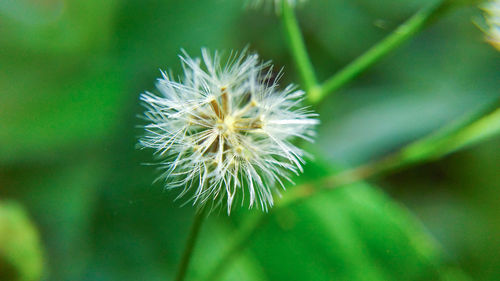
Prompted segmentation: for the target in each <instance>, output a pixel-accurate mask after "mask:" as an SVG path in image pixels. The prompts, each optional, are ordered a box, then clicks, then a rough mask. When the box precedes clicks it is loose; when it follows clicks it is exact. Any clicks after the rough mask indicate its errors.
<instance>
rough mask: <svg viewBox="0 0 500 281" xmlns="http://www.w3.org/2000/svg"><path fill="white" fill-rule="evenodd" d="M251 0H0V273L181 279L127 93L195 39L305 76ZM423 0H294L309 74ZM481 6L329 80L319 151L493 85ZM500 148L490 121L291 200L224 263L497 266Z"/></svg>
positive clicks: (417, 130)
mask: <svg viewBox="0 0 500 281" xmlns="http://www.w3.org/2000/svg"><path fill="white" fill-rule="evenodd" d="M243 2H244V1H235V0H210V1H195V0H183V1H165V0H162V1H160V0H142V1H139V0H129V1H119V0H108V1H100V0H71V1H70V0H40V1H34V0H2V1H0V198H1V200H0V280H38V279H39V278H38V276H40V274H41V276H42V277H41V280H51V281H52V280H54V281H57V280H148V281H154V280H168V279H172V278H173V276H174V273H175V267H176V265H177V263H178V260H179V258H180V254H181V251H182V248H183V246H184V242H185V239H186V235H187V230H188V228H189V225H190V223H191V220H192V216H193V209H192V208H191V207H189V206H186V207H180V202H173V199H174V197H175V192H165V191H164V189H163V186H162V184H161V183H158V184H152V181H153V180H154V178H155V177H156V176H157V174H156V173H155V171H154V169H153V168H152V167H150V166H144V165H141V163H147V162H151V153H150V152H147V151H138V150H136V149H135V143H136V142H137V137H138V136H140V135H141V133H142V132H141V129H140V128H138V125H140V124H141V121H140V120H139V118H137V115H139V114H141V113H142V108H141V106H140V104H139V101H138V95H139V94H140V93H141V92H143V91H145V90H150V91H154V82H155V79H156V78H157V77H159V75H160V72H159V69H172V70H173V71H174V73H180V64H179V59H178V57H177V55H178V54H179V52H180V51H179V50H180V48H185V49H186V50H187V51H188V53H190V54H191V55H193V56H198V55H199V50H200V48H201V47H202V46H205V47H208V48H210V49H212V50H226V51H229V50H232V49H236V50H239V49H241V48H243V47H244V46H246V45H249V46H250V49H251V50H253V51H257V52H258V53H259V54H260V55H261V57H262V58H263V59H265V60H273V62H274V63H275V65H276V66H278V67H284V68H285V75H284V78H283V81H282V84H285V83H289V82H296V83H298V82H299V80H298V77H297V75H296V71H295V69H294V67H293V63H292V61H291V58H290V56H289V54H288V52H287V48H286V45H285V43H284V42H285V40H284V36H283V34H282V30H281V26H280V22H279V19H278V18H277V17H276V16H275V14H274V13H273V12H270V11H267V12H266V11H265V9H260V10H252V9H245V8H244V7H243V6H244V5H243ZM431 2H432V1H422V0H406V1H389V0H377V1H375V0H355V1H352V0H331V1H326V0H324V1H321V0H317V1H313V0H311V1H309V2H308V3H306V4H305V5H302V7H300V8H299V9H298V17H299V21H300V24H301V27H302V29H303V32H304V36H305V40H306V43H307V47H308V49H309V51H310V53H311V57H312V60H313V63H314V65H315V66H316V69H317V72H318V76H319V77H320V79H321V80H324V79H326V78H328V77H329V76H330V75H331V74H332V73H334V72H335V71H336V70H338V69H340V68H341V67H342V66H343V65H345V64H346V63H348V62H349V61H351V60H352V59H354V58H355V57H356V56H358V55H359V54H361V53H362V52H363V51H364V50H366V49H367V48H369V47H370V46H371V45H373V44H374V43H376V42H377V41H379V40H380V39H382V38H383V37H384V36H385V35H386V34H388V33H389V32H390V31H391V30H393V29H394V28H395V27H397V25H398V24H399V23H401V22H402V21H404V20H405V19H406V18H408V17H409V16H411V15H412V14H413V13H414V12H415V11H416V10H418V9H419V8H420V7H422V6H423V5H425V4H427V3H431ZM480 18H481V11H480V10H479V9H477V8H474V7H462V8H460V9H456V10H453V11H451V12H450V13H448V14H446V15H445V16H444V17H443V18H442V19H440V20H439V21H438V22H436V24H434V25H433V26H431V27H429V28H427V29H426V30H424V31H423V32H422V33H420V34H418V35H417V36H416V37H415V38H413V39H412V40H411V41H410V42H408V43H406V44H404V45H403V46H402V47H401V48H399V49H397V50H396V51H394V52H393V53H391V54H390V55H389V56H387V57H386V58H384V59H383V60H382V61H380V62H379V63H377V64H376V65H375V66H374V67H373V68H371V69H369V71H367V72H366V73H365V74H363V75H362V76H361V77H359V78H358V79H357V80H356V81H355V82H353V83H351V84H349V85H348V86H347V87H344V88H343V89H342V90H341V91H339V92H338V94H337V95H335V96H331V97H329V98H328V100H327V101H326V102H325V103H323V104H322V105H321V106H320V107H319V108H318V109H317V110H318V112H319V113H320V116H321V121H322V123H321V125H320V127H319V134H318V140H317V142H316V144H315V147H314V148H312V150H315V151H316V152H320V153H321V154H322V155H324V157H325V159H324V161H327V162H329V163H330V164H332V165H337V166H338V165H342V166H354V165H357V164H361V163H364V162H366V161H369V160H371V159H375V158H378V157H381V156H383V155H385V154H387V153H389V152H391V151H395V150H396V149H397V148H399V147H401V146H403V145H404V144H407V143H409V142H410V141H412V140H414V139H416V138H419V137H422V136H425V135H427V134H429V133H430V132H432V131H434V130H436V129H438V128H440V127H441V126H443V125H445V124H447V123H449V122H451V121H452V120H455V119H457V118H459V117H460V116H462V115H463V114H466V113H468V112H471V111H474V110H475V109H477V108H478V107H481V106H482V105H485V104H487V103H489V102H491V101H492V100H493V99H495V98H498V97H499V95H500V92H499V83H498V82H499V81H500V69H499V61H500V54H499V53H498V52H497V51H496V50H495V49H494V48H493V47H491V46H489V45H487V44H486V43H485V42H484V39H483V34H482V33H481V32H480V30H479V29H478V28H477V27H476V26H474V24H473V23H472V22H473V21H476V20H480ZM499 159H500V138H499V137H496V138H493V139H490V140H489V141H487V142H484V143H482V144H480V145H478V146H475V147H473V148H469V149H467V150H464V151H461V152H459V153H455V154H453V155H451V156H448V157H446V158H445V159H442V160H439V161H434V162H432V163H428V164H425V165H420V166H417V167H413V168H411V169H406V170H403V171H399V172H397V173H395V174H392V175H390V176H384V177H379V178H377V179H375V180H372V181H371V183H370V185H368V184H357V185H354V186H349V187H346V188H343V189H338V190H335V191H333V192H328V193H323V194H321V195H320V196H316V197H314V198H312V199H310V200H308V201H307V202H304V203H300V204H297V205H294V206H291V207H288V208H287V209H285V210H282V211H280V212H278V213H276V214H273V215H272V217H271V218H270V219H269V223H268V224H266V225H264V226H262V230H261V231H260V232H259V233H258V235H256V236H255V238H254V239H253V241H252V242H251V243H250V244H249V248H248V249H246V250H245V251H244V252H243V253H242V255H241V257H240V258H239V259H237V260H235V263H234V264H232V265H230V266H229V271H228V273H227V274H225V275H224V278H225V280H439V279H446V278H448V279H449V280H467V278H470V279H471V280H500V219H499V218H500V208H499V207H498V206H499V204H500V199H499V198H500V196H499V195H498V189H499V188H500V173H499V171H500V162H499ZM310 162H311V161H310ZM323 166H325V165H323ZM324 169H326V170H327V169H328V168H324V167H320V166H319V165H311V166H310V167H308V168H307V172H306V175H304V179H306V178H308V177H314V176H316V175H318V174H319V173H324V171H322V170H324ZM304 179H303V180H304ZM256 212H259V211H257V210H251V211H247V210H240V211H238V212H236V214H235V215H234V216H231V217H230V218H227V216H226V215H225V213H224V212H221V213H220V214H214V215H212V216H211V217H210V218H209V219H208V221H207V223H206V224H205V225H204V228H203V232H202V234H201V238H200V239H201V240H200V243H199V244H198V248H197V250H196V253H195V257H194V260H193V264H192V266H191V268H190V275H189V276H188V277H190V278H192V279H198V280H200V279H201V278H202V276H204V274H205V273H206V272H207V270H208V269H209V268H210V267H211V266H212V265H213V264H214V263H215V261H216V260H217V258H218V257H219V256H220V255H221V252H222V251H223V249H225V247H227V242H228V241H230V240H231V238H232V233H233V232H234V230H235V229H237V228H238V226H239V225H241V224H242V221H243V220H245V215H246V214H248V213H256ZM37 232H38V237H37ZM38 240H39V242H37V241H38ZM13 245H19V246H13ZM40 259H43V270H41V269H40V266H39V265H40ZM40 272H41V273H40ZM466 276H468V277H466Z"/></svg>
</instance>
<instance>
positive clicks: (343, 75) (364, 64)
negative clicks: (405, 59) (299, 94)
mask: <svg viewBox="0 0 500 281" xmlns="http://www.w3.org/2000/svg"><path fill="white" fill-rule="evenodd" d="M449 6H450V1H446V0H438V1H437V2H436V3H435V4H433V5H431V6H429V7H427V8H423V9H422V10H420V11H418V12H417V13H416V14H415V15H413V16H412V17H411V18H409V19H408V20H407V21H406V22H404V23H403V24H401V25H400V26H399V27H398V28H397V29H396V30H394V31H393V32H392V33H391V34H389V35H388V36H387V37H386V38H384V39H383V40H382V41H381V42H379V43H378V44H376V45H375V46H373V47H371V48H370V49H369V50H368V51H366V53H364V54H363V55H361V56H359V57H358V58H356V59H355V60H354V61H352V62H351V63H349V64H348V65H347V66H345V67H344V68H343V69H342V70H340V71H339V72H337V73H336V74H335V75H333V76H332V77H331V78H330V79H328V80H327V81H326V82H324V83H323V84H322V85H321V86H320V87H319V89H320V90H319V92H318V93H317V94H315V95H310V96H309V98H310V99H309V100H310V101H311V102H312V103H313V104H317V103H319V102H321V101H322V100H323V99H324V98H325V97H326V96H328V95H329V94H331V93H333V92H335V91H336V90H338V89H339V88H340V87H342V86H344V85H345V84H347V83H348V82H350V81H351V80H352V79H354V78H355V77H356V76H358V75H359V74H361V73H362V72H363V71H365V70H366V69H368V68H369V67H370V66H372V65H373V64H374V63H375V62H377V61H378V60H379V59H381V58H382V57H383V56H385V55H386V54H387V53H389V52H390V51H392V50H394V49H395V48H397V47H399V46H400V45H401V44H402V43H403V42H405V41H407V40H408V39H410V38H411V37H412V36H413V35H415V34H416V33H418V32H419V31H420V30H422V29H423V28H424V27H425V26H426V24H428V23H429V22H430V21H431V20H432V19H434V18H435V17H436V16H437V15H439V14H440V13H442V12H444V11H445V10H446V9H447V8H448V7H449Z"/></svg>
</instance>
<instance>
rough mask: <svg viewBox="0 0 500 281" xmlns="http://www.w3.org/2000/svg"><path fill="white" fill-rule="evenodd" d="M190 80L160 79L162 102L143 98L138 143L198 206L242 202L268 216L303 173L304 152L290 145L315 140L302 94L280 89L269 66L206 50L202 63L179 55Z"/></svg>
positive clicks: (250, 57) (148, 95)
mask: <svg viewBox="0 0 500 281" xmlns="http://www.w3.org/2000/svg"><path fill="white" fill-rule="evenodd" d="M180 59H181V62H182V67H183V71H184V76H183V77H182V78H179V79H177V80H176V79H174V78H173V77H172V75H170V74H167V73H165V72H162V77H161V78H160V79H158V82H157V85H156V87H157V89H158V91H159V93H160V94H159V95H156V94H153V93H149V92H146V93H144V94H142V95H141V97H140V99H141V100H142V101H143V104H144V106H145V107H146V111H145V113H144V117H145V119H146V120H147V122H148V124H146V125H145V126H144V128H145V130H146V133H145V135H144V136H143V137H141V138H140V140H139V144H140V146H141V147H143V148H150V149H153V150H154V155H155V156H156V158H157V159H158V162H159V163H158V164H159V167H160V169H161V170H162V173H161V176H160V179H162V180H164V181H165V183H166V187H167V189H176V190H179V195H178V198H185V200H186V202H190V203H192V204H193V205H195V206H198V207H201V206H205V205H210V208H215V207H220V206H227V212H228V214H229V213H230V211H231V209H232V207H233V203H234V202H235V201H240V202H241V204H242V205H248V207H249V208H251V207H253V206H257V207H258V208H259V209H262V210H264V211H266V210H267V209H268V208H269V207H271V206H272V205H273V202H274V199H273V196H275V195H276V194H279V189H280V187H281V188H284V182H286V181H291V180H290V176H291V174H299V173H300V172H301V171H302V165H303V163H304V160H303V158H304V156H305V155H304V151H302V150H301V149H300V148H298V147H297V146H295V145H294V144H293V143H292V142H291V141H292V140H293V139H296V138H301V139H305V140H308V141H312V138H313V136H314V134H315V131H314V126H315V125H316V124H317V123H318V120H317V119H316V117H317V115H316V114H315V113H313V112H311V111H310V110H309V109H307V108H304V107H301V105H300V103H301V101H302V99H303V96H304V92H302V91H300V90H297V89H296V88H295V87H294V86H293V85H289V86H287V87H285V88H284V89H279V87H278V83H277V81H278V80H279V78H280V77H281V71H279V72H278V75H277V76H274V72H273V67H272V65H271V64H270V63H269V62H261V61H260V60H259V57H258V55H257V54H248V52H247V51H243V52H242V53H241V54H239V55H238V54H236V53H232V54H230V55H229V57H228V59H227V60H225V61H224V62H223V60H222V58H221V55H220V54H219V53H217V52H215V53H214V54H211V53H210V52H209V51H208V50H207V49H202V57H201V58H191V57H190V56H189V55H188V54H187V53H186V52H184V51H183V54H182V55H181V56H180Z"/></svg>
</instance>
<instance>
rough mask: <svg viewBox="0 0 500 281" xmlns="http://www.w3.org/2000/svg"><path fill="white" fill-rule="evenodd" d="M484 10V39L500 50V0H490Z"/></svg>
mask: <svg viewBox="0 0 500 281" xmlns="http://www.w3.org/2000/svg"><path fill="white" fill-rule="evenodd" d="M484 10H485V11H486V23H487V25H488V28H487V30H486V36H487V37H486V40H487V41H488V42H489V43H490V44H491V45H493V47H495V48H496V49H498V50H500V0H496V1H491V2H489V3H487V4H486V5H485V6H484Z"/></svg>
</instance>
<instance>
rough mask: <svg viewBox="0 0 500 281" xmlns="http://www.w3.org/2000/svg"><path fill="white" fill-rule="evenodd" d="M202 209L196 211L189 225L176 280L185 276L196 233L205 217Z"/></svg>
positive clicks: (179, 280)
mask: <svg viewBox="0 0 500 281" xmlns="http://www.w3.org/2000/svg"><path fill="white" fill-rule="evenodd" d="M204 210H205V209H201V210H199V211H198V212H196V214H195V216H194V220H193V224H192V225H191V229H190V230H189V236H188V239H187V242H186V246H185V248H184V252H183V253H182V258H181V262H180V264H179V267H178V270H177V275H176V277H175V280H176V281H182V280H184V278H185V277H186V272H187V269H188V266H189V261H190V260H191V257H192V256H193V249H194V246H195V244H196V240H197V238H198V234H199V233H200V228H201V225H202V223H203V220H204V218H205V211H204Z"/></svg>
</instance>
